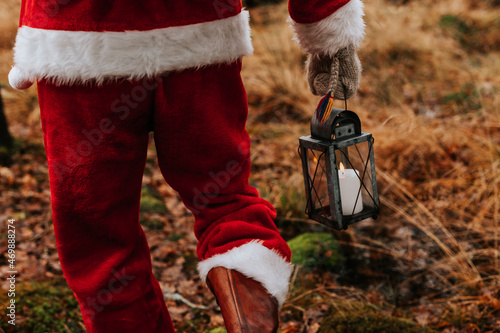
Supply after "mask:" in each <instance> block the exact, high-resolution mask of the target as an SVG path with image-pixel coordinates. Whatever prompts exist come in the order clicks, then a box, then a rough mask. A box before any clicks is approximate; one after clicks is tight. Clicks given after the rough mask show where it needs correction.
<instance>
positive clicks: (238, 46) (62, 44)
mask: <svg viewBox="0 0 500 333" xmlns="http://www.w3.org/2000/svg"><path fill="white" fill-rule="evenodd" d="M248 19H249V15H248V12H246V11H242V12H241V13H240V14H238V15H236V16H233V17H230V18H226V19H221V20H217V21H212V22H205V23H199V24H192V25H188V26H180V27H170V28H165V29H155V30H148V31H125V32H84V31H58V30H44V29H36V28H30V27H26V26H23V27H21V28H19V31H18V34H17V38H16V45H15V48H14V52H15V53H14V62H15V66H16V67H17V68H18V69H19V70H20V72H22V73H24V75H25V77H24V79H25V80H29V81H34V80H35V79H47V80H48V81H50V82H52V83H55V84H59V85H62V84H74V83H86V82H96V83H98V84H99V83H102V82H104V81H105V80H113V79H122V78H125V79H131V80H134V79H139V78H142V77H154V76H156V75H159V74H161V73H165V72H168V71H175V70H182V69H186V68H199V67H202V66H206V65H211V64H217V63H231V62H234V61H235V60H237V59H238V58H240V57H242V56H244V55H249V54H251V53H252V52H253V48H252V43H251V40H250V27H249V23H248Z"/></svg>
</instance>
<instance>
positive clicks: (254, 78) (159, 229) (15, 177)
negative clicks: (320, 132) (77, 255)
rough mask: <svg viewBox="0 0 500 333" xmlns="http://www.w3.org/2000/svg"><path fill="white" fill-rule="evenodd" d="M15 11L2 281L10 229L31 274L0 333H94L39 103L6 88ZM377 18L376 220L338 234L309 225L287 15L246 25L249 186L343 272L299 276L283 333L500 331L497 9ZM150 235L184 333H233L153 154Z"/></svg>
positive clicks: (302, 94) (388, 9) (422, 4)
mask: <svg viewBox="0 0 500 333" xmlns="http://www.w3.org/2000/svg"><path fill="white" fill-rule="evenodd" d="M402 3H404V4H402ZM19 6H20V1H18V0H8V1H2V2H1V3H0V31H1V32H2V34H1V35H0V83H1V84H2V85H3V88H2V89H1V93H2V96H3V99H4V103H5V112H6V116H7V119H8V121H9V124H10V132H11V133H12V135H13V136H14V138H15V154H14V155H13V163H12V164H11V165H9V166H1V167H0V191H1V194H0V232H1V234H0V253H1V254H2V256H1V257H0V272H1V275H2V277H4V276H6V272H7V271H8V270H9V269H8V265H9V262H8V259H9V258H8V256H7V231H6V230H7V221H8V220H9V219H15V220H16V222H15V223H16V224H15V226H16V232H17V233H16V242H17V247H16V261H15V265H16V270H17V271H18V272H19V274H18V277H17V280H16V283H17V287H18V295H17V297H18V298H19V308H18V310H19V311H18V312H17V314H18V317H17V319H18V322H17V325H16V327H15V328H13V327H11V326H10V325H8V324H6V322H7V318H6V317H5V314H6V312H5V311H4V310H5V307H6V304H7V303H6V302H8V298H7V290H8V282H7V280H5V279H3V278H2V280H1V281H0V286H1V288H2V294H0V304H1V306H0V307H1V308H2V310H1V311H0V331H1V329H3V330H4V331H6V332H82V331H84V327H83V324H82V323H81V319H80V316H79V309H78V306H77V303H76V300H75V299H74V296H73V295H72V293H71V291H70V290H69V289H68V287H67V284H66V282H65V280H64V278H63V275H62V271H61V266H60V263H59V259H58V256H57V251H56V246H55V240H54V231H53V226H52V218H51V211H50V191H49V181H48V168H47V161H46V158H45V151H44V147H43V140H42V130H41V125H40V112H39V107H38V101H37V97H36V87H32V88H30V89H28V90H26V91H15V90H13V89H11V88H10V87H9V86H8V83H7V74H8V71H9V69H10V66H11V65H12V51H11V49H12V46H13V43H14V39H15V33H16V28H17V17H18V11H19ZM365 6H366V7H365V11H366V17H365V19H366V24H367V29H366V32H367V33H366V39H365V43H364V44H363V46H362V47H361V49H360V50H359V56H360V58H361V62H362V64H363V67H364V72H363V80H362V82H361V86H360V89H359V91H358V94H357V95H356V96H355V97H354V98H352V99H351V100H349V103H348V108H349V109H350V110H353V111H355V112H356V113H357V114H358V115H359V117H360V119H361V122H362V129H363V131H365V132H370V133H372V134H373V136H374V138H375V158H376V164H377V180H378V187H379V194H380V198H381V213H380V216H379V218H378V219H377V220H366V221H362V222H360V223H357V224H355V225H353V226H351V227H350V228H349V229H348V230H347V231H342V232H339V231H333V230H330V229H327V228H326V227H323V226H321V225H319V224H316V223H313V222H312V221H310V220H308V219H307V218H306V216H305V214H304V209H305V195H304V193H303V191H304V189H303V181H302V171H301V163H300V158H299V156H298V153H297V147H298V138H299V137H300V136H302V135H308V134H309V131H310V129H309V122H310V118H311V116H312V113H313V111H314V109H315V106H316V103H317V101H318V98H316V97H314V96H312V95H311V94H310V92H309V90H308V87H307V82H306V80H305V76H304V65H303V64H304V60H305V57H304V55H303V54H302V53H301V51H300V50H299V48H298V46H297V45H296V43H295V42H293V41H292V37H293V34H292V32H291V31H290V29H289V28H288V23H286V18H287V10H286V4H285V3H281V4H276V5H265V6H260V7H256V8H251V9H250V11H251V17H252V21H251V25H252V36H253V42H254V47H255V54H254V55H253V56H251V57H248V58H246V59H245V60H244V64H243V72H242V76H243V80H244V83H245V86H246V88H247V93H248V99H249V106H250V111H249V119H248V124H247V130H248V132H249V133H250V136H251V138H252V176H251V179H250V181H251V184H252V185H253V186H255V187H256V188H257V189H258V190H259V192H260V194H261V196H263V197H264V198H266V199H267V200H269V201H270V202H271V203H272V204H273V205H274V206H275V207H276V210H277V212H278V219H277V221H276V223H277V225H278V227H279V228H280V231H281V233H282V235H283V236H284V237H285V239H286V240H287V241H290V240H292V239H294V238H296V237H297V236H300V235H303V234H305V233H306V234H309V233H321V235H323V236H321V237H327V236H328V237H327V238H321V237H319V238H318V239H320V240H319V242H323V243H322V244H320V245H321V246H323V247H324V246H326V248H325V249H324V251H325V252H324V253H321V254H320V255H321V256H322V257H325V256H327V257H331V256H338V258H339V260H336V261H334V262H331V263H330V264H329V263H327V264H325V265H322V264H321V265H320V264H319V262H317V264H316V265H309V264H307V263H302V264H301V263H299V265H297V266H296V270H295V272H294V274H293V279H292V283H291V290H290V294H289V297H288V301H287V303H286V304H285V305H284V307H283V309H282V312H281V326H280V328H281V332H283V333H284V332H286V333H290V332H307V333H314V332H342V331H350V332H370V331H371V332H380V331H383V330H384V328H381V327H385V326H383V325H386V324H387V320H392V321H393V322H394V323H393V324H390V325H393V326H390V327H399V326H397V325H403V326H404V327H406V328H404V329H394V328H393V330H392V331H395V332H396V331H407V332H410V331H411V330H410V328H408V327H413V328H412V329H416V331H418V330H420V331H422V332H424V331H426V330H429V331H430V330H435V331H441V332H449V333H451V332H500V319H499V318H500V261H499V259H500V248H499V240H500V234H499V233H500V230H499V223H500V108H499V105H500V4H499V2H498V1H495V0H490V1H479V0H468V1H465V0H460V1H455V0H443V1H440V2H439V3H437V4H436V3H435V2H433V1H430V0H409V1H396V0H373V1H369V2H368V1H367V2H366V5H365ZM339 107H341V106H340V105H339ZM140 219H141V224H142V226H143V228H144V230H145V233H146V236H147V239H148V242H149V246H150V249H151V257H152V261H153V271H154V274H155V276H156V277H157V279H158V281H159V282H160V285H161V287H162V290H163V291H164V293H165V299H166V302H167V306H168V308H169V311H170V314H171V316H172V319H173V320H174V323H175V326H176V329H177V330H178V331H179V332H212V333H216V332H223V331H221V330H219V329H218V327H223V320H222V316H221V314H220V311H219V309H218V307H217V304H216V302H215V299H214V297H213V296H212V295H211V293H210V292H209V290H208V288H206V286H204V285H203V283H202V282H201V280H200V278H199V276H198V273H197V271H196V264H197V258H196V239H195V237H194V234H193V224H194V221H193V218H192V215H191V213H190V212H189V211H188V210H187V209H186V208H184V206H183V205H182V202H181V200H180V198H179V196H178V195H177V193H176V192H175V191H173V190H172V189H171V188H170V187H169V186H168V184H166V183H165V181H164V179H163V177H162V175H161V173H160V171H159V169H158V165H157V162H156V151H155V148H154V142H153V141H152V140H151V143H150V147H149V151H148V160H147V165H146V171H145V174H144V178H143V191H142V199H141V215H140ZM325 233H326V235H327V236H324V234H325ZM321 239H328V244H326V245H325V241H324V240H323V241H321ZM313 243H314V242H313ZM333 243H335V244H338V247H335V246H333ZM321 246H320V247H321ZM316 259H318V258H316ZM377 325H380V326H377ZM405 325H406V326H405ZM403 326H401V327H403ZM377 327H379V328H377ZM421 327H425V329H422V328H421ZM385 331H387V332H390V331H391V329H387V328H385Z"/></svg>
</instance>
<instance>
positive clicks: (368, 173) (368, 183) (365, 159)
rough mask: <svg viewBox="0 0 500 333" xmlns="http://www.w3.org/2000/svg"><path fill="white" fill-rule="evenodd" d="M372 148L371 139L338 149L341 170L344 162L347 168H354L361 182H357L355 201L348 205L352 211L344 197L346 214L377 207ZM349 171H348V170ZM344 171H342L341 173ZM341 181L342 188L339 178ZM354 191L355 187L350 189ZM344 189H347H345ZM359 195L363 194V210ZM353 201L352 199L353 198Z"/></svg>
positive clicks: (337, 156)
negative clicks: (347, 209) (347, 208)
mask: <svg viewBox="0 0 500 333" xmlns="http://www.w3.org/2000/svg"><path fill="white" fill-rule="evenodd" d="M370 149H373V145H370V142H369V141H364V142H360V143H358V144H353V145H352V146H349V147H347V148H344V149H339V150H336V152H335V153H336V158H337V161H338V165H337V167H338V168H339V170H340V169H341V168H342V166H341V165H340V163H342V164H343V167H344V168H345V169H354V170H356V171H355V174H356V175H357V176H358V179H359V183H355V185H354V186H355V187H356V190H354V191H355V194H354V198H355V199H354V203H351V204H350V205H347V207H352V208H350V211H346V209H345V207H346V203H345V202H344V201H345V200H344V198H342V200H343V202H342V206H343V208H344V209H343V214H344V215H352V214H353V213H355V214H357V213H361V212H362V213H365V212H367V211H368V210H370V209H372V208H374V207H375V202H374V198H373V184H372V169H371V168H372V164H371V160H370ZM346 173H347V171H346ZM341 174H342V172H341V171H340V173H339V175H341ZM339 180H340V183H341V190H342V179H339ZM353 184H354V182H351V184H350V186H351V187H352V186H353ZM349 190H350V191H352V190H353V189H352V188H351V189H349ZM344 191H346V190H345V189H344ZM359 195H361V200H362V203H363V205H362V211H361V208H360V207H359V206H358V205H359V204H358V203H357V201H358V200H360V197H359ZM351 201H352V200H351Z"/></svg>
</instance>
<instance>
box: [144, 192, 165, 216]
mask: <svg viewBox="0 0 500 333" xmlns="http://www.w3.org/2000/svg"><path fill="white" fill-rule="evenodd" d="M166 211H167V207H165V204H164V203H163V201H162V200H161V198H160V196H159V195H157V194H156V193H155V192H153V190H151V189H150V188H148V187H143V188H142V190H141V212H143V213H164V212H166Z"/></svg>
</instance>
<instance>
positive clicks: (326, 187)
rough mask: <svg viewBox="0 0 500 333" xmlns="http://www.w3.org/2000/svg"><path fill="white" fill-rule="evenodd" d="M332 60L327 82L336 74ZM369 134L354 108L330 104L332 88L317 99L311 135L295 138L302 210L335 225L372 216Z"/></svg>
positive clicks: (373, 178)
mask: <svg viewBox="0 0 500 333" xmlns="http://www.w3.org/2000/svg"><path fill="white" fill-rule="evenodd" d="M338 65H339V62H338V59H334V61H333V64H332V71H331V73H332V77H331V81H330V83H331V87H335V85H336V83H337V76H338ZM373 141H374V140H373V137H372V135H371V134H370V133H365V132H362V131H361V121H360V120H359V117H358V116H357V115H356V113H354V112H352V111H349V110H346V109H339V108H336V107H333V89H331V90H330V92H329V93H328V94H327V95H326V96H325V97H323V99H322V100H321V101H320V103H319V105H318V108H317V109H316V112H315V113H314V115H313V117H312V120H311V135H310V136H303V137H301V138H300V139H299V143H300V146H299V153H300V156H301V159H302V170H303V174H304V185H305V190H306V198H307V206H306V213H307V214H308V215H309V217H310V218H311V219H313V220H316V221H318V222H320V223H322V224H325V225H327V226H329V227H332V228H334V229H337V230H342V229H347V227H348V226H349V225H350V224H352V223H355V222H358V221H361V220H364V219H367V218H370V217H371V218H376V217H377V215H378V213H379V205H380V204H379V199H378V193H377V182H376V174H375V159H374V154H373Z"/></svg>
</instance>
